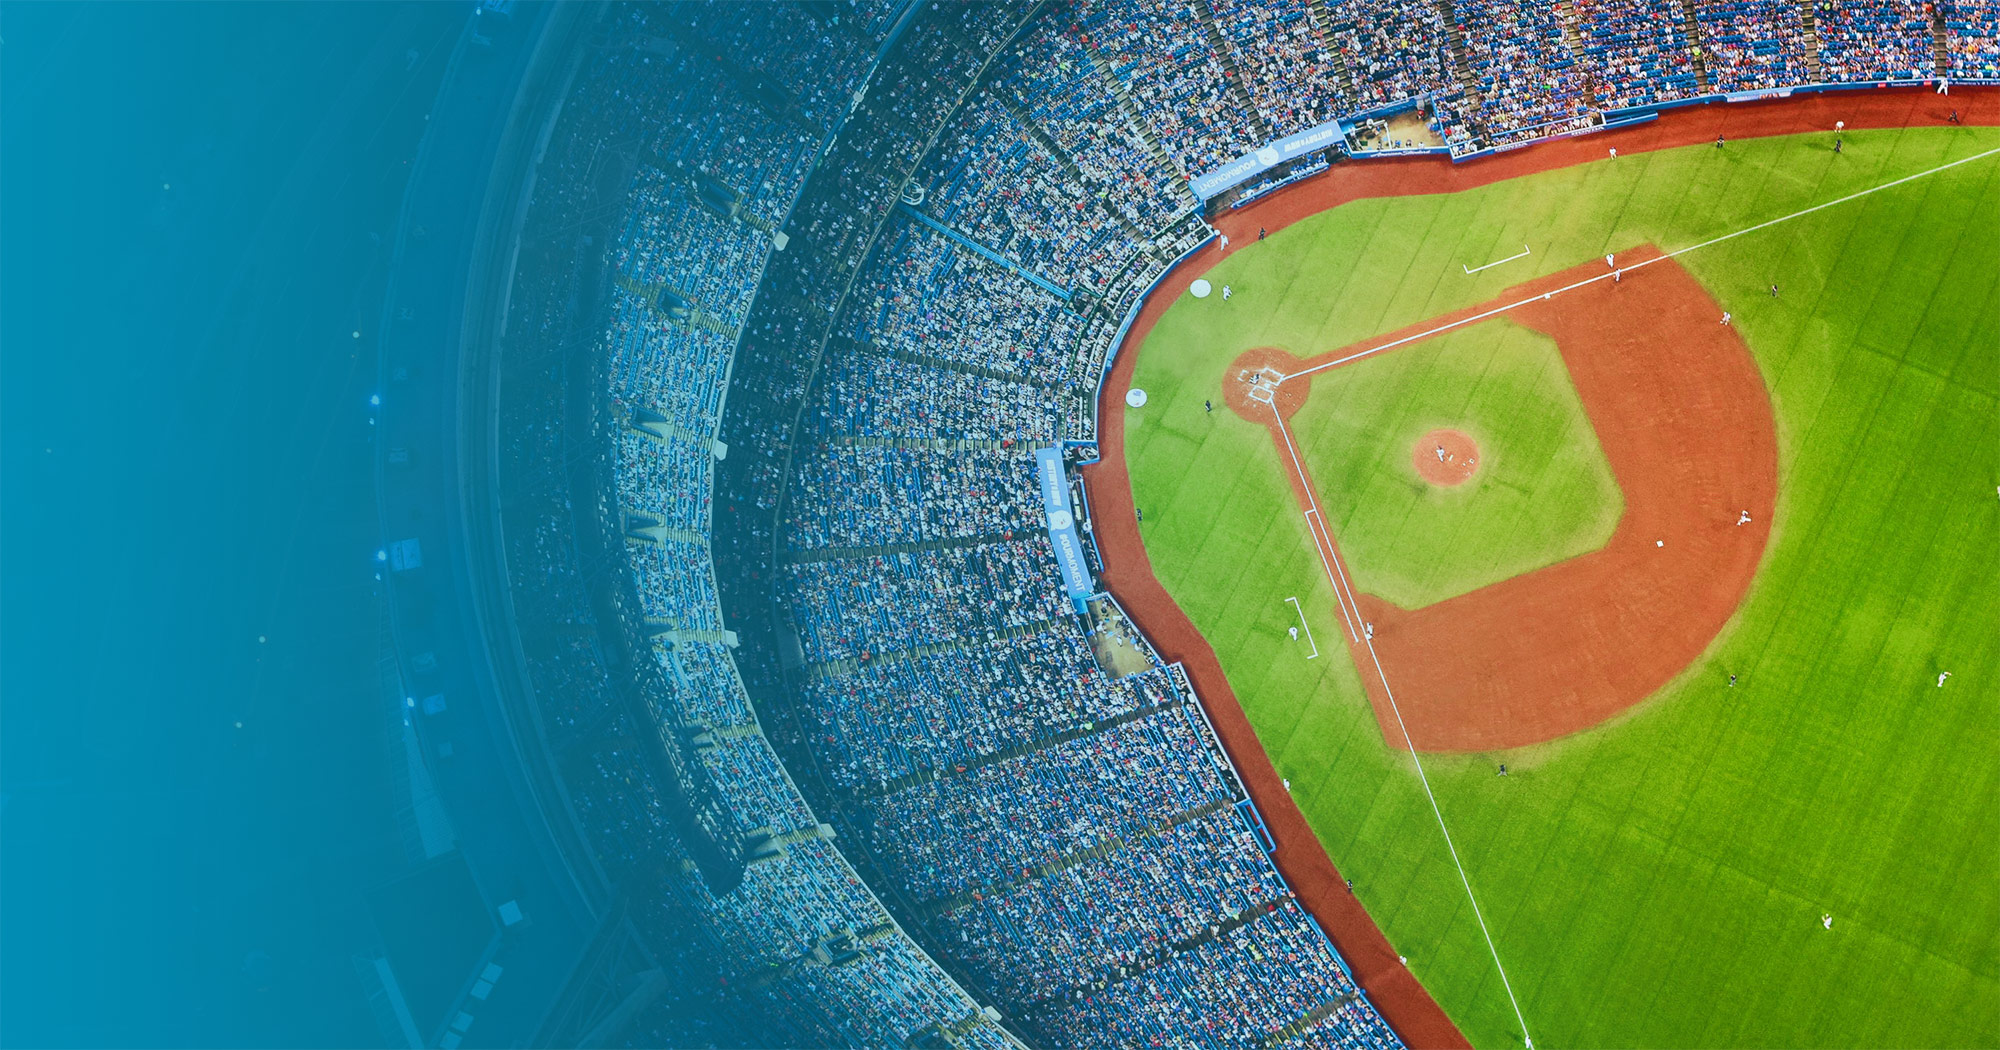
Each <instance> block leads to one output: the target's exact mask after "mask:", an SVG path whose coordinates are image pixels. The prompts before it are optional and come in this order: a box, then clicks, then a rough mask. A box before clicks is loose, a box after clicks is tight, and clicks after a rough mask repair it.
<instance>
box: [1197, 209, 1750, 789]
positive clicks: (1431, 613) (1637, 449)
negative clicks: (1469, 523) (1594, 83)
mask: <svg viewBox="0 0 2000 1050" xmlns="http://www.w3.org/2000/svg"><path fill="white" fill-rule="evenodd" d="M1620 262H1621V264H1622V265H1623V266H1624V267H1625V270H1624V272H1623V279H1622V280H1621V281H1619V282H1618V283H1613V282H1612V281H1611V280H1609V279H1608V278H1607V276H1606V274H1605V271H1604V268H1603V267H1602V266H1600V265H1598V264H1597V263H1595V262H1590V263H1585V264H1584V265H1582V266H1578V267H1574V268H1572V269H1570V270H1566V271H1564V272H1561V273H1555V274H1550V275H1549V276H1547V277H1543V278H1540V279H1538V280H1534V281H1530V282H1528V283H1526V284H1520V285H1516V286H1514V287H1513V288H1509V289H1508V290H1506V291H1505V292H1502V293H1501V294H1500V295H1499V296H1498V297H1497V298H1495V299H1493V300H1492V301H1490V302H1486V303H1481V304H1480V305H1478V306H1473V307H1468V308H1466V309H1464V310H1459V311H1456V312H1453V313H1450V314H1446V315H1444V316H1442V317H1436V318H1432V319H1430V320H1428V321H1424V322H1422V323H1421V324H1416V325H1412V326H1410V327H1409V328H1406V329H1403V330H1401V331H1397V332H1391V333H1389V334H1387V335H1385V336H1381V337H1379V338H1375V339H1370V340H1367V341H1366V342H1364V343H1360V344H1357V345H1355V346H1351V347H1345V348H1342V349H1340V350H1335V351H1332V352H1330V353H1327V354H1322V355H1320V356H1319V357H1317V358H1314V359H1312V360H1310V361H1307V362H1306V365H1307V367H1312V366H1318V365H1323V364H1326V363H1328V362H1332V361H1336V360H1340V359H1343V358H1347V357H1350V356H1351V355H1354V354H1356V353H1360V352H1365V351H1366V350H1367V349H1368V348H1370V347H1373V346H1382V345H1384V344H1387V343H1390V342H1393V341H1396V340H1401V339H1405V338H1409V337H1413V336H1421V335H1422V334H1423V333H1425V332H1429V331H1432V330H1435V329H1436V328H1437V327H1438V326H1439V325H1443V324H1447V323H1452V322H1456V321H1460V320H1463V319H1465V318H1469V317H1474V316H1477V315H1479V314H1483V313H1486V312H1489V311H1491V310H1493V309H1495V308H1497V307H1500V306H1503V305H1508V304H1512V303H1517V302H1521V301H1522V300H1526V301H1527V302H1526V304H1525V305H1522V306H1517V307H1514V308H1513V309H1511V310H1508V311H1507V313H1506V314H1504V315H1503V316H1505V317H1506V318H1507V319H1509V320H1511V321H1513V322H1514V323H1515V324H1519V325H1524V326H1526V327H1528V328H1532V329H1535V330H1536V331H1540V332H1543V333H1545V334H1547V335H1549V336H1552V337H1554V339H1555V343H1556V347H1557V349H1558V350H1560V351H1561V352H1562V357H1563V364H1564V365H1566V366H1567V367H1568V368H1569V375H1570V380H1571V381H1572V382H1573V383H1575V384H1576V392H1577V395H1578V396H1579V397H1580V398H1582V400H1583V409H1584V412H1585V413H1586V414H1587V415H1589V417H1590V425H1591V428H1592V429H1593V430H1595V431H1596V433H1597V441H1598V443H1599V444H1600V445H1601V446H1603V448H1604V456H1605V459H1606V460H1608V461H1609V462H1610V464H1611V472H1612V474H1613V475H1614V476H1616V478H1617V479H1618V488H1619V490H1620V492H1622V493H1623V494H1624V497H1625V513H1624V514H1623V516H1621V517H1620V518H1619V519H1618V527H1617V529H1616V531H1614V532H1613V533H1612V536H1611V539H1610V540H1609V541H1608V542H1606V543H1605V545H1604V546H1603V547H1601V548H1599V549H1598V550H1595V551H1592V552H1590V553H1588V554H1584V555H1580V556H1578V557H1575V558H1570V559H1568V560H1566V561H1561V562H1557V563H1556V564H1554V565H1550V566H1547V567H1546V568H1542V569H1538V570H1536V571H1534V572H1529V573H1523V574H1521V575H1519V576H1515V577H1512V578H1510V579H1506V580H1502V581H1500V582H1499V583H1495V584H1492V585H1490V586H1487V587H1481V588H1479V589H1478V590H1475V591H1470V592H1468V593H1465V594H1461V595H1459V596H1457V597H1455V598H1450V599H1447V600H1445V601H1442V602H1438V603H1436V604H1434V605H1427V606H1424V607H1423V608H1421V609H1416V610H1404V609H1399V608H1397V607H1396V606H1394V605H1392V604H1390V603H1389V602H1387V601H1384V600H1382V599H1380V598H1377V597H1375V596H1373V595H1370V594H1366V593H1358V594H1357V593H1355V592H1353V591H1352V590H1351V589H1349V590H1348V591H1346V592H1345V593H1344V595H1343V602H1345V603H1352V604H1351V605H1346V604H1344V605H1343V607H1342V609H1341V615H1342V616H1349V615H1350V612H1349V609H1350V608H1353V609H1356V610H1357V611H1358V615H1359V617H1360V619H1361V620H1363V621H1365V622H1367V623H1371V624H1373V625H1374V627H1373V636H1374V640H1373V642H1372V649H1373V651H1372V652H1371V651H1370V647H1371V643H1370V642H1368V641H1367V640H1366V639H1361V640H1359V641H1357V642H1355V643H1354V644H1351V645H1350V647H1349V650H1350V655H1352V656H1353V658H1354V663H1355V668H1356V670H1358V671H1360V672H1361V680H1362V682H1363V683H1364V684H1365V685H1366V686H1367V687H1368V698H1369V700H1370V701H1371V702H1372V703H1373V704H1374V705H1375V716H1376V720H1377V721H1378V722H1379V723H1380V724H1381V726H1382V737H1383V739H1384V740H1385V741H1386V742H1387V743H1388V745H1389V746H1390V747H1393V748H1399V749H1400V748H1404V747H1409V746H1412V744H1414V746H1415V747H1416V748H1417V749H1418V750H1421V751H1494V750H1500V749H1503V748H1510V747H1523V746H1526V745H1528V744H1539V743H1542V742H1544V741H1548V740H1553V739H1555V738H1557V737H1560V736H1566V735H1568V734H1570V733H1574V732H1577V731H1578V730H1583V729H1588V728H1590V727H1591V726H1594V725H1597V724H1598V723H1600V722H1603V721H1604V720H1605V719H1608V718H1610V717H1612V716H1613V715H1616V714H1618V713H1619V712H1621V711H1624V710H1625V709H1626V708H1629V707H1631V706H1633V705H1634V704H1637V703H1639V702H1640V701H1642V700H1644V699H1646V698H1647V697H1648V696H1651V695H1652V694H1653V693H1654V691H1655V690H1657V689H1659V688H1660V687H1661V686H1663V685H1665V684H1666V683H1667V682H1668V681H1669V680H1670V679H1672V678H1673V677H1674V675H1676V674H1679V673H1680V671H1681V669H1682V668H1684V667H1686V666H1687V665H1688V664H1690V663H1692V662H1694V660H1695V658H1696V657H1698V656H1700V655H1701V652H1702V650H1703V649H1706V648H1707V647H1708V643H1709V642H1710V641H1711V640H1713V639H1714V638H1715V636H1716V634H1717V633H1718V632H1720V631H1721V630H1722V627H1723V625H1724V624H1726V623H1728V622H1729V618H1730V617H1731V616H1732V615H1734V614H1735V612H1736V607H1737V605H1739V604H1741V603H1742V601H1743V595H1744V594H1745V593H1746V592H1748V591H1749V589H1750V580H1751V578H1752V577H1753V576H1755V575H1756V573H1757V562H1758V561H1759V560H1760V559H1761V558H1762V557H1763V554H1764V544H1765V541H1766V539H1768V538H1769V536H1770V529H1771V526H1770V522H1771V508H1772V507H1773V506H1774V505H1775V504H1776V503H1777V495H1778V434H1777V423H1776V420H1775V419H1774V418H1773V416H1772V414H1771V401H1770V397H1769V395H1768V394H1766V393H1765V390H1764V380H1763V377H1762V376H1761V375H1760V374H1759V373H1758V371H1757V363H1756V361H1755V360H1754V359H1753V358H1752V357H1751V356H1750V348H1749V347H1747V346H1744V345H1743V340H1742V339H1740V338H1738V337H1737V335H1736V329H1735V327H1733V326H1731V325H1725V324H1722V323H1721V318H1722V307H1720V306H1718V305H1716V302H1715V300H1714V299H1712V298H1710V297H1709V295H1708V292H1707V291H1705V290H1704V289H1703V288H1702V287H1701V285H1700V284H1699V283H1697V282H1696V281H1695V279H1694V277H1693V276H1692V275H1691V274H1689V273H1688V272H1687V271H1686V270H1684V269H1682V268H1681V266H1680V264H1679V263H1677V262H1675V261H1673V260H1671V259H1668V260H1664V261H1661V260H1660V252H1659V250H1658V249H1656V248H1653V247H1652V246H1650V245H1648V246H1645V247H1642V248H1638V249H1634V250H1631V251H1627V252H1623V253H1621V254H1620ZM1591 278H1597V280H1595V281H1594V282H1593V283H1590V284H1586V285H1584V286H1583V287H1580V288H1572V289H1571V290H1569V291H1566V292H1563V293H1561V294H1560V295H1558V296H1557V297H1556V298H1554V299H1541V298H1536V297H1537V296H1540V295H1541V294H1542V293H1545V292H1550V291H1554V290H1557V289H1561V288H1563V287H1564V286H1566V285H1571V284H1575V283H1576V282H1578V281H1584V280H1589V279H1591ZM1421 343H1422V341H1421V340H1420V339H1419V340H1417V341H1416V342H1414V343H1409V344H1405V345H1412V346H1414V345H1421ZM1387 352H1389V353H1394V352H1395V351H1394V350H1390V351H1387ZM1311 381H1312V380H1311V377H1310V376H1301V377H1299V378H1296V379H1292V380H1289V381H1287V382H1285V383H1283V384H1282V387H1283V388H1284V389H1285V391H1286V393H1288V394H1289V393H1290V388H1291V387H1292V386H1294V385H1299V384H1305V383H1310V382H1311ZM1301 400H1302V399H1301ZM1232 404H1233V403H1232ZM1259 407H1260V408H1262V409H1263V411H1262V412H1258V413H1252V414H1251V416H1250V418H1251V419H1252V420H1253V421H1255V422H1258V423H1262V424H1264V425H1266V426H1269V427H1270V428H1271V437H1272V439H1273V441H1274V442H1275V444H1276V449H1277V455H1278V457H1279V462H1280V463H1281V464H1283V466H1284V469H1285V471H1286V473H1287V474H1288V475H1289V476H1290V478H1291V481H1292V492H1293V494H1294V495H1295V496H1297V497H1298V499H1299V506H1300V509H1301V510H1302V511H1303V510H1309V509H1311V508H1313V507H1315V506H1317V504H1316V503H1315V502H1314V499H1315V494H1316V492H1317V490H1316V489H1315V488H1314V487H1313V484H1312V478H1311V475H1310V473H1309V472H1308V471H1307V469H1306V466H1305V464H1304V463H1303V462H1302V461H1301V460H1300V459H1299V458H1298V457H1297V456H1295V455H1293V454H1292V451H1291V444H1292V438H1291V437H1290V436H1289V435H1288V434H1287V433H1286V431H1285V428H1284V426H1283V424H1282V423H1281V422H1280V417H1279V416H1278V414H1277V413H1275V412H1273V411H1272V410H1271V407H1270V406H1269V405H1262V406H1259ZM1428 453H1429V450H1428V449H1423V448H1420V449H1418V450H1417V452H1416V460H1417V464H1418V466H1420V467H1423V466H1435V467H1439V468H1443V467H1445V466H1446V464H1440V463H1438V462H1437V461H1436V459H1435V458H1433V457H1431V456H1430V455H1429V454H1428ZM1746 511H1747V512H1748V513H1749V515H1750V518H1749V521H1747V522H1744V523H1742V524H1738V520H1739V515H1741V514H1743V513H1744V512H1746ZM1314 540H1315V541H1316V542H1318V543H1319V545H1320V554H1321V556H1322V558H1323V559H1324V562H1325V563H1326V564H1327V565H1328V566H1329V568H1328V575H1329V577H1331V576H1332V575H1333V571H1334V567H1335V566H1337V565H1339V564H1340V554H1339V551H1338V550H1337V549H1335V548H1334V542H1335V540H1336V537H1334V536H1331V535H1329V534H1328V533H1327V531H1326V530H1324V529H1315V530H1314ZM1346 578H1347V577H1346V575H1345V574H1343V576H1342V580H1343V581H1344V580H1345V579H1346ZM1329 583H1330V584H1331V585H1332V586H1333V587H1334V588H1335V590H1336V591H1339V590H1340V589H1341V586H1342V584H1341V583H1338V582H1334V581H1333V580H1332V579H1329ZM1378 662H1379V668H1380V669H1379V670H1378ZM1383 674H1387V675H1388V677H1389V682H1388V684H1387V686H1386V687H1385V686H1384V683H1383V681H1382V677H1381V676H1382V675H1383ZM1385 689H1393V690H1394V691H1395V694H1396V695H1395V701H1394V703H1393V705H1392V704H1391V701H1390V698H1389V696H1388V693H1387V692H1386V691H1385ZM1405 730H1407V731H1408V733H1409V736H1408V738H1407V740H1406V739H1405V737H1404V731H1405Z"/></svg>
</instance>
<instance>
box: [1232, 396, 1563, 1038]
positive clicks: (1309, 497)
mask: <svg viewBox="0 0 2000 1050" xmlns="http://www.w3.org/2000/svg"><path fill="white" fill-rule="evenodd" d="M1271 415H1272V416H1273V417H1274V418H1276V419H1277V421H1278V432H1279V433H1280V434H1283V435H1284V438H1285V448H1286V450H1287V451H1289V452H1291V454H1292V466H1293V467H1294V469H1297V471H1298V473H1297V477H1298V479H1299V488H1300V490H1301V491H1303V492H1304V493H1305V494H1306V520H1307V524H1308V525H1310V524H1312V519H1313V518H1315V517H1319V518H1320V519H1321V520H1322V521H1324V520H1325V519H1324V515H1321V514H1320V513H1319V498H1318V497H1317V496H1315V495H1314V494H1313V490H1312V486H1311V485H1309V484H1307V483H1306V475H1305V471H1304V469H1302V468H1300V465H1299V453H1298V448H1297V446H1296V445H1294V444H1293V443H1292V432H1291V429H1290V428H1288V427H1286V426H1285V417H1284V416H1283V415H1282V414H1281V413H1279V411H1278V407H1277V406H1276V405H1272V406H1271ZM1332 542H1333V540H1332V537H1331V536H1329V537H1328V538H1327V547H1323V548H1321V550H1320V563H1321V564H1322V565H1326V566H1327V572H1326V578H1327V582H1329V583H1331V584H1333V590H1334V595H1335V597H1336V598H1339V597H1340V594H1341V587H1342V584H1344V583H1345V582H1346V575H1347V573H1346V571H1345V570H1341V571H1340V572H1339V575H1338V578H1336V575H1335V570H1334V564H1335V563H1337V561H1338V559H1334V560H1333V561H1329V560H1328V559H1329V555H1328V552H1327V548H1330V547H1331V546H1332ZM1314 546H1319V543H1318V540H1317V536H1315V540H1314ZM1354 611H1355V615H1356V617H1357V618H1358V617H1359V616H1360V613H1361V606H1360V604H1359V603H1358V602H1357V603H1356V605H1355V607H1354ZM1341 612H1342V614H1343V615H1344V614H1345V613H1346V612H1347V607H1346V604H1345V599H1343V604H1342V606H1341ZM1301 618H1303V615H1302V616H1301ZM1358 640H1359V642H1360V644H1362V645H1364V646H1367V648H1368V659H1369V661H1370V662H1371V663H1373V664H1374V665H1375V678H1376V679H1377V680H1378V681H1380V682H1381V683H1382V695H1384V696H1386V697H1388V698H1389V710H1390V712H1391V713H1393V714H1394V715H1395V716H1396V729H1397V731H1399V732H1401V733H1402V734H1403V746H1404V747H1407V748H1408V749H1409V751H1410V761H1411V763H1413V764H1414V765H1415V766H1416V767H1417V780H1418V782H1420V783H1421V784H1423V786H1424V797H1425V798H1428V799H1429V800H1430V803H1431V815H1432V816H1435V817H1436V818H1437V822H1438V830H1439V831H1440V832H1443V833H1444V847H1445V849H1446V850H1448V851H1450V853H1451V863H1452V866H1453V867H1455V868H1457V869H1458V881H1459V884H1460V885H1462V886H1464V887H1465V899H1466V900H1468V901H1470V902H1471V903H1472V917H1473V918H1474V919H1476V920H1478V922H1479V932H1480V934H1481V935H1482V936H1484V937H1485V938H1486V951H1487V953H1488V954H1490V955H1492V956H1493V968H1494V969H1495V970H1498V971H1499V972H1500V986H1501V987H1502V988H1505V989H1506V990H1507V1002H1508V1003H1510V1004H1511V1005H1512V1006H1513V1007H1514V1020H1516V1021H1519V1022H1520V1024H1521V1038H1522V1039H1523V1040H1524V1041H1525V1042H1526V1044H1527V1045H1528V1046H1529V1047H1533V1046H1534V1045H1535V1041H1534V1039H1533V1038H1532V1037H1531V1036H1530V1035H1529V1034H1528V1019H1527V1018H1526V1017H1525V1016H1523V1015H1522V1013H1521V1001H1520V1000H1519V999H1516V998H1514V983H1513V982H1512V981H1509V980H1508V979H1507V968H1506V967H1505V966H1502V965H1501V964H1500V949H1499V947H1497V946H1496V945H1495V944H1494V943H1493V931H1492V930H1489V929H1487V928H1486V916H1485V914H1484V913H1483V912H1481V911H1480V910H1479V898H1478V897H1476V896H1474V895H1473V893H1472V879H1471V877H1470V876H1468V875H1466V873H1465V863H1464V862H1463V861H1461V860H1460V859H1459V857H1458V846H1457V845H1456V844H1454V843H1453V842H1452V840H1451V829H1450V828H1448V827H1446V826H1445V823H1444V811H1443V810H1442V809H1439V808H1438V800H1437V794H1436V793H1435V792H1433V791H1432V790H1431V778H1430V777H1429V776H1427V775H1426V774H1425V773H1424V761H1423V759H1421V758H1419V757H1417V745H1416V742H1415V741H1413V740H1411V739H1410V730H1409V727H1408V726H1406V725H1404V724H1403V711H1402V708H1400V707H1397V706H1396V693H1395V691H1394V690H1392V689H1390V688H1389V676H1388V675H1386V674H1384V673H1383V672H1382V658H1381V657H1379V656H1377V655H1375V640H1374V639H1373V638H1371V637H1369V632H1366V631H1364V632H1362V635H1361V637H1360V638H1359V639H1358Z"/></svg>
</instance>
